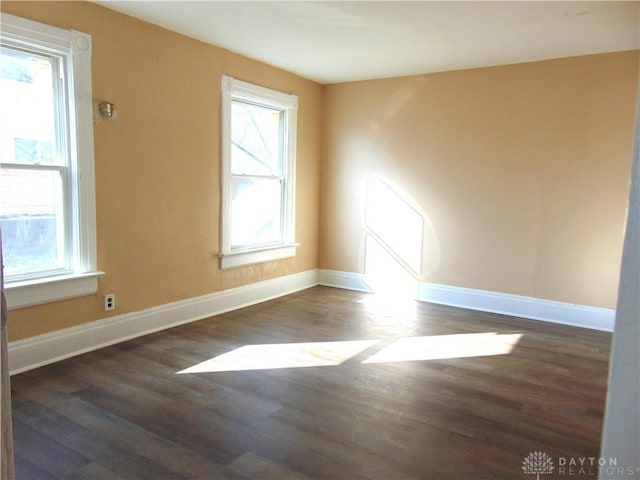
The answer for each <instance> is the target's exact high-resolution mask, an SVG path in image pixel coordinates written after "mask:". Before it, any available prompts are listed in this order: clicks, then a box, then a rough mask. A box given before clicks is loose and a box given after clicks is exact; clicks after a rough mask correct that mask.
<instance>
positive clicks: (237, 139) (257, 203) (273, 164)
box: [220, 75, 298, 268]
mask: <svg viewBox="0 0 640 480" xmlns="http://www.w3.org/2000/svg"><path fill="white" fill-rule="evenodd" d="M297 106H298V99H297V97H296V96H295V95H289V94H285V93H281V92H278V91H275V90H271V89H268V88H264V87H260V86H257V85H253V84H250V83H247V82H243V81H240V80H236V79H234V78H232V77H229V76H226V75H225V76H223V77H222V169H221V170H222V172H221V184H222V185H221V187H222V189H221V191H222V209H221V210H222V211H221V255H220V258H221V261H220V265H221V268H231V267H237V266H240V265H247V264H252V263H259V262H266V261H270V260H276V259H280V258H287V257H292V256H294V255H295V249H296V244H295V240H294V204H295V190H294V186H295V150H296V116H297Z"/></svg>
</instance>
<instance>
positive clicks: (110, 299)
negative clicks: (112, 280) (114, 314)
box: [104, 293, 116, 312]
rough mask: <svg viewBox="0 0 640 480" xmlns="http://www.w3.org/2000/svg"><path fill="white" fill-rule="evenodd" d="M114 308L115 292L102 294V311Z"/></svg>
mask: <svg viewBox="0 0 640 480" xmlns="http://www.w3.org/2000/svg"><path fill="white" fill-rule="evenodd" d="M115 309H116V294H115V293H109V294H107V295H105V296H104V311H105V312H109V311H111V310H115Z"/></svg>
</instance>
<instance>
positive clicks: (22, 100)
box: [0, 47, 56, 163]
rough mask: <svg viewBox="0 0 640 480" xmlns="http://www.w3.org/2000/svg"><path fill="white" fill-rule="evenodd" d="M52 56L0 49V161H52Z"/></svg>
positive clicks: (53, 76)
mask: <svg viewBox="0 0 640 480" xmlns="http://www.w3.org/2000/svg"><path fill="white" fill-rule="evenodd" d="M55 70H56V69H55V59H52V58H47V57H43V56H39V55H35V54H32V53H27V52H22V51H20V50H15V49H11V48H7V47H2V49H1V50H0V105H2V108H1V109H0V162H20V163H53V162H54V161H55V151H56V149H55V138H56V114H55V112H56V105H55V103H56V102H55V95H56V93H55V91H54V85H55V84H56V82H55V77H56V75H54V73H55Z"/></svg>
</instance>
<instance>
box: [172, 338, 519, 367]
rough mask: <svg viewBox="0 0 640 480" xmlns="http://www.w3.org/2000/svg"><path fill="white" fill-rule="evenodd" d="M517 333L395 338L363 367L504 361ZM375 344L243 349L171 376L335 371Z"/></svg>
mask: <svg viewBox="0 0 640 480" xmlns="http://www.w3.org/2000/svg"><path fill="white" fill-rule="evenodd" d="M521 338H522V334H521V333H497V332H483V333H464V334H455V335H433V336H424V337H407V338H400V339H398V340H396V341H395V342H393V343H392V344H391V345H389V346H388V347H385V348H383V349H381V350H380V351H378V352H376V353H373V354H372V355H370V356H369V357H368V358H367V359H366V360H364V361H362V363H363V364H368V363H393V362H410V361H424V360H441V359H450V358H470V357H484V356H491V355H507V354H509V353H511V351H512V350H513V348H514V347H515V346H516V345H517V344H518V342H519V341H520V339H521ZM380 342H381V340H346V341H336V342H305V343H276V344H265V345H245V346H243V347H240V348H236V349H235V350H232V351H230V352H227V353H224V354H222V355H218V356H216V357H214V358H212V359H210V360H206V361H204V362H201V363H198V364H196V365H193V366H192V367H189V368H185V369H184V370H181V371H179V372H177V373H179V374H181V373H213V372H233V371H244V370H270V369H279V368H305V367H326V366H336V365H340V364H342V363H344V362H346V361H347V360H349V359H351V358H353V357H355V356H356V355H358V354H361V353H363V352H365V351H366V350H368V349H374V348H375V347H376V346H377V345H378V344H379V343H380Z"/></svg>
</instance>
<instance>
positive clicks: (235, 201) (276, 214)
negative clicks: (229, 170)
mask: <svg viewBox="0 0 640 480" xmlns="http://www.w3.org/2000/svg"><path fill="white" fill-rule="evenodd" d="M232 189H233V198H232V203H231V232H232V233H231V246H232V247H239V246H251V245H265V244H269V243H274V242H280V241H282V228H281V213H280V212H281V202H282V182H280V180H278V179H256V178H246V177H240V178H237V177H236V178H233V179H232Z"/></svg>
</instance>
